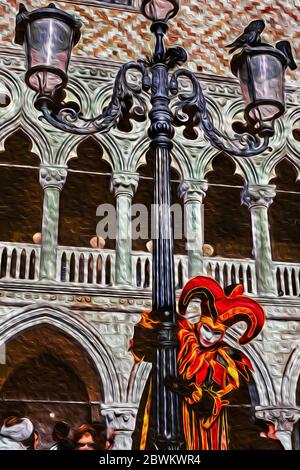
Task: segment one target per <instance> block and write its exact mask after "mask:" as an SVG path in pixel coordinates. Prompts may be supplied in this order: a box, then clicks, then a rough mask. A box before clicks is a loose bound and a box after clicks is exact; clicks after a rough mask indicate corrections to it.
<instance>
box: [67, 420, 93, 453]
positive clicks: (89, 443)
mask: <svg viewBox="0 0 300 470" xmlns="http://www.w3.org/2000/svg"><path fill="white" fill-rule="evenodd" d="M73 440H74V444H75V450H98V445H97V432H96V431H95V428H94V427H93V426H90V425H88V424H82V425H81V426H80V427H79V428H77V429H75V431H74V437H73Z"/></svg>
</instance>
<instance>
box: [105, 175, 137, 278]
mask: <svg viewBox="0 0 300 470" xmlns="http://www.w3.org/2000/svg"><path fill="white" fill-rule="evenodd" d="M138 181H139V175H138V173H125V172H124V173H121V172H116V173H113V175H112V178H111V191H114V194H115V196H116V213H117V220H116V273H115V276H116V284H117V285H131V284H132V272H131V205H132V198H133V195H134V193H135V191H136V188H137V185H138Z"/></svg>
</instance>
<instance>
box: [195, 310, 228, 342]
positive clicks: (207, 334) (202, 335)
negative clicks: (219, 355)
mask: <svg viewBox="0 0 300 470" xmlns="http://www.w3.org/2000/svg"><path fill="white" fill-rule="evenodd" d="M198 332H199V342H200V344H201V346H202V347H203V348H210V347H211V346H214V345H215V344H217V343H219V342H220V341H221V340H222V339H223V336H224V333H225V328H224V327H222V325H214V323H213V322H212V321H211V319H210V318H208V317H206V318H204V319H203V320H202V321H201V322H200V323H199V326H198Z"/></svg>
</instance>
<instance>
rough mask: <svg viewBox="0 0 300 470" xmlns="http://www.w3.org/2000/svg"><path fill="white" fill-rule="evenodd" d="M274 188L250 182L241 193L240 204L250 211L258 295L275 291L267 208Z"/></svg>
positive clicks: (271, 200)
mask: <svg viewBox="0 0 300 470" xmlns="http://www.w3.org/2000/svg"><path fill="white" fill-rule="evenodd" d="M275 188H276V186H275V185H264V186H263V185H256V184H251V185H247V186H245V187H244V189H243V191H242V194H241V201H242V204H245V205H246V206H247V207H248V209H249V210H250V213H251V225H252V241H253V255H254V258H255V271H256V283H257V291H258V294H260V295H274V294H275V293H276V287H275V273H274V268H273V262H272V250H271V241H270V232H269V221H268V208H269V206H270V204H272V202H273V198H274V197H275V195H276V191H275ZM241 242H242V240H241Z"/></svg>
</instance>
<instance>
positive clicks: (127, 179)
mask: <svg viewBox="0 0 300 470" xmlns="http://www.w3.org/2000/svg"><path fill="white" fill-rule="evenodd" d="M138 182H139V174H138V173H122V172H115V173H113V174H112V177H111V186H110V188H111V191H112V192H114V194H115V196H118V195H119V194H127V195H129V196H131V197H133V195H134V193H135V191H136V189H137V187H138Z"/></svg>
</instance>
